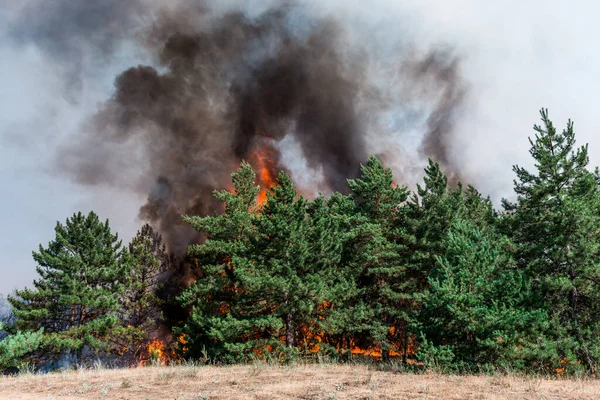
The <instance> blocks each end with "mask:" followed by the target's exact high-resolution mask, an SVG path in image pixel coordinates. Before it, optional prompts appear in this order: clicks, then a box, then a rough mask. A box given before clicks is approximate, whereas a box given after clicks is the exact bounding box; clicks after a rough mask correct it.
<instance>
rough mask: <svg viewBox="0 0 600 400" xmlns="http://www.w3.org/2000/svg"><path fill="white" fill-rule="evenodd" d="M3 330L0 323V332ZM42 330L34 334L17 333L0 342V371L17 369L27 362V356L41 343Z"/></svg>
mask: <svg viewBox="0 0 600 400" xmlns="http://www.w3.org/2000/svg"><path fill="white" fill-rule="evenodd" d="M2 329H3V325H2V323H0V330H2ZM43 332H44V330H43V328H40V330H39V331H36V332H17V333H15V334H13V335H9V336H8V337H6V338H4V339H3V340H1V341H0V371H4V370H6V369H8V368H19V367H21V366H23V365H25V363H26V362H27V356H28V355H30V354H32V353H33V352H35V351H36V350H37V349H38V348H39V347H40V344H41V342H42V336H43Z"/></svg>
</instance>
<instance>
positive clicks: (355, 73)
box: [15, 0, 467, 254]
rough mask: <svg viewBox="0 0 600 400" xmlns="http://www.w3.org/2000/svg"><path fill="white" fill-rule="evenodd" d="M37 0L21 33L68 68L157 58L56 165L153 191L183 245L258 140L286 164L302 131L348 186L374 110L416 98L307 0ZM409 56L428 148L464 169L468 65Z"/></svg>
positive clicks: (310, 159) (405, 61)
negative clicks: (254, 1) (131, 48)
mask: <svg viewBox="0 0 600 400" xmlns="http://www.w3.org/2000/svg"><path fill="white" fill-rule="evenodd" d="M83 3H85V4H86V6H82V4H83ZM88 3H90V4H91V3H94V5H90V6H89V7H88ZM34 4H38V8H37V9H36V8H35V7H34V8H31V7H29V8H27V9H26V14H24V15H29V14H30V15H33V16H35V17H34V18H33V17H32V18H30V19H29V21H28V24H29V25H28V26H27V28H22V29H23V31H19V30H16V31H15V32H16V33H15V34H19V35H20V37H22V38H23V40H26V39H30V40H32V41H34V42H35V43H37V44H38V45H39V46H42V47H43V48H44V49H45V50H46V51H47V52H48V53H50V54H52V55H53V57H54V58H55V59H57V60H60V62H61V63H63V64H64V65H74V66H75V67H77V65H78V63H81V59H82V57H83V56H82V54H89V52H90V51H91V52H92V54H96V55H97V57H98V58H99V59H105V58H107V57H110V55H111V54H112V53H113V52H114V49H115V48H116V47H118V45H119V44H120V43H122V42H123V41H128V42H130V43H135V45H136V46H138V47H139V51H140V52H143V53H144V54H146V55H147V56H148V58H149V59H150V60H152V61H151V62H149V65H138V66H131V67H130V68H129V69H126V70H125V71H123V72H122V73H121V74H120V75H119V76H117V77H116V79H115V90H114V94H113V95H112V97H111V98H110V99H107V100H106V102H105V103H104V104H103V105H102V106H101V108H100V110H99V111H98V112H97V113H96V115H94V116H92V117H91V118H90V121H89V123H87V124H86V126H84V127H82V131H81V133H80V135H78V138H77V140H76V141H74V142H72V143H69V144H68V145H66V146H65V147H64V148H63V149H62V150H61V151H60V154H59V155H58V157H57V160H58V165H59V167H60V170H61V171H62V172H65V173H67V174H69V175H70V176H72V177H74V179H76V180H77V181H78V182H80V183H82V184H86V185H110V186H115V187H120V188H123V190H132V191H135V192H137V193H145V194H146V195H147V201H146V202H145V204H143V205H142V206H141V208H140V214H139V216H140V217H141V219H143V220H146V221H149V222H150V223H151V224H152V225H153V226H155V227H156V228H158V229H159V230H160V232H161V233H162V234H163V237H164V238H165V240H166V241H167V243H168V245H169V247H170V249H171V250H173V251H175V252H178V253H180V254H181V253H183V252H184V251H185V249H186V247H187V244H188V243H189V242H190V241H192V240H194V238H195V237H196V236H195V233H194V232H193V231H191V229H190V228H188V227H187V226H185V225H183V224H182V223H181V218H180V216H181V214H196V215H198V214H200V215H205V214H208V213H211V212H215V211H216V210H218V205H217V204H215V202H214V201H213V199H212V191H213V190H214V189H221V188H224V187H227V186H228V182H229V177H230V173H231V172H232V171H233V170H234V169H235V168H236V167H237V166H238V165H239V163H240V161H241V160H243V159H246V160H248V159H251V158H252V154H253V153H254V152H256V151H257V150H259V148H260V146H264V144H265V143H268V146H269V147H270V149H269V150H270V153H271V154H273V158H274V160H273V161H274V162H273V163H272V165H273V166H274V168H283V169H285V167H286V163H285V161H286V160H284V159H282V157H281V154H280V153H278V151H277V143H279V142H280V141H281V140H282V139H283V138H285V137H286V136H288V135H293V136H294V137H295V139H296V143H298V144H299V147H300V151H301V152H302V154H303V156H304V158H305V159H306V161H307V163H308V165H309V166H310V167H312V168H314V169H316V170H321V171H322V173H323V176H324V180H325V182H324V183H323V184H324V186H326V187H328V188H329V189H331V190H339V191H344V190H345V189H346V184H345V179H346V178H351V177H354V176H356V174H357V173H358V170H359V164H360V163H361V162H364V161H365V160H366V158H367V156H368V153H369V151H370V150H369V148H370V145H371V142H372V141H373V140H377V137H374V135H373V131H375V132H376V131H377V130H378V129H379V128H380V127H377V128H375V127H374V126H373V118H372V115H369V114H370V113H371V112H372V113H377V112H378V111H381V110H384V109H391V108H397V107H398V106H399V105H398V104H392V103H393V102H394V99H400V98H404V99H405V98H406V97H407V96H408V95H407V94H403V93H397V94H392V95H390V94H389V93H388V91H389V88H385V84H384V85H383V86H384V87H382V84H381V82H382V81H383V82H385V80H386V76H385V75H384V76H378V77H377V79H374V77H373V70H374V69H373V64H374V63H377V62H378V60H376V59H374V54H375V53H373V52H372V51H371V47H372V46H373V45H374V44H373V43H370V37H368V36H364V35H363V36H361V35H350V33H352V32H351V30H352V26H351V25H349V24H347V23H346V21H343V20H342V19H341V18H340V17H336V16H335V15H328V16H324V15H319V14H318V13H316V12H315V11H314V8H308V7H306V5H304V6H303V5H302V4H304V3H295V2H280V3H278V5H276V6H273V7H270V8H267V9H266V10H264V11H262V12H259V13H248V10H247V9H246V8H242V7H240V8H239V9H237V10H236V9H229V10H228V11H217V10H216V9H217V8H218V7H217V4H218V0H213V1H208V0H207V1H183V0H182V1H176V2H166V1H165V2H161V1H159V0H154V1H148V2H144V1H142V0H136V1H132V2H122V1H114V0H104V1H97V2H73V1H67V0H55V1H52V2H35V3H34ZM240 4H242V3H241V2H240ZM48 38H49V39H48ZM401 39H402V40H404V38H398V40H399V41H400V40H401ZM391 40H393V38H392V39H391ZM399 48H402V47H399ZM82 49H85V52H84V50H82ZM82 52H83V53H82ZM398 52H399V54H397V57H395V59H396V60H398V65H396V66H392V68H391V69H390V68H388V70H390V71H393V74H397V73H398V71H400V73H401V74H403V77H404V78H403V79H404V82H403V84H402V85H401V86H400V87H401V88H404V89H406V90H407V93H410V94H414V95H415V96H416V97H422V99H421V100H423V103H424V104H427V109H426V110H424V111H422V112H421V113H420V114H419V118H423V116H424V115H425V116H426V121H427V122H426V124H425V132H424V133H423V141H422V143H421V145H420V146H419V148H420V152H421V153H422V155H424V156H431V157H433V158H435V159H437V160H438V161H440V162H442V163H443V164H444V165H445V166H446V167H447V168H448V169H449V170H450V171H452V172H454V173H457V174H458V173H459V171H457V170H456V168H454V167H453V166H452V157H451V154H449V152H450V150H451V143H452V139H453V135H454V127H455V122H456V119H457V116H458V115H459V112H460V110H461V107H462V105H463V102H464V98H465V95H466V92H467V91H466V85H465V83H464V80H463V78H462V76H461V74H460V62H459V61H460V60H459V59H457V58H456V57H454V56H453V55H452V54H451V53H449V52H448V51H447V50H446V49H444V50H435V49H434V50H433V51H428V52H426V53H425V54H422V55H418V54H419V53H415V52H406V53H402V51H401V50H398ZM378 74H381V72H378ZM74 76H78V75H74ZM391 79H392V77H391V76H390V80H391ZM75 86H76V85H75ZM404 89H402V90H404ZM400 106H401V105H400ZM415 119H418V118H417V117H415ZM400 134H401V133H400ZM375 136H376V135H375ZM388 157H389V155H388Z"/></svg>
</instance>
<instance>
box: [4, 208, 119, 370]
mask: <svg viewBox="0 0 600 400" xmlns="http://www.w3.org/2000/svg"><path fill="white" fill-rule="evenodd" d="M55 232H56V238H55V239H54V240H53V241H51V242H50V244H49V245H48V247H47V248H44V247H42V246H40V249H39V252H34V253H33V258H34V260H35V261H36V262H37V263H38V267H37V272H38V274H39V279H37V280H35V281H34V283H33V288H31V289H29V288H27V289H23V290H17V291H16V292H15V295H14V296H11V297H9V301H10V303H11V304H12V306H13V311H14V314H15V329H17V330H21V331H25V332H27V331H29V332H34V331H38V330H39V329H40V328H43V329H44V332H45V338H44V341H43V346H44V348H45V349H46V351H50V352H52V353H54V354H58V353H62V352H65V351H71V350H74V351H76V352H77V355H78V356H79V360H78V361H82V360H81V357H80V356H81V355H82V354H83V353H82V350H84V348H87V349H89V350H90V351H99V350H108V349H110V347H111V343H110V336H111V333H112V330H113V329H114V327H115V326H117V325H118V323H119V318H118V315H117V311H118V310H119V308H120V304H119V296H120V294H121V292H122V288H123V285H122V283H121V282H122V280H123V277H124V276H125V275H126V273H127V272H126V265H125V264H124V263H123V261H122V252H121V242H120V241H119V239H118V237H117V235H116V234H113V233H112V232H111V230H110V226H109V223H108V220H107V221H106V222H104V223H103V222H101V221H100V220H99V219H98V216H97V215H96V214H95V213H94V212H90V214H88V215H87V216H85V215H83V214H81V213H78V214H74V215H73V217H71V218H69V219H67V221H66V223H65V224H64V225H63V224H61V223H57V225H56V228H55Z"/></svg>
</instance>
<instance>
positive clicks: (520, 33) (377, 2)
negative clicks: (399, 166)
mask: <svg viewBox="0 0 600 400" xmlns="http://www.w3.org/2000/svg"><path fill="white" fill-rule="evenodd" d="M99 1H100V0H99ZM153 1H160V0H153ZM36 2H37V3H38V4H39V1H37V0H31V1H30V2H29V3H31V4H35V3H36ZM271 2H273V1H271ZM17 3H18V4H19V5H16V4H17ZM23 3H24V2H21V1H19V2H17V1H15V0H0V88H1V89H0V90H1V95H0V146H1V148H2V153H1V156H0V182H1V184H2V196H1V197H0V221H1V222H2V230H1V231H0V276H2V279H1V280H0V293H9V292H10V291H12V290H13V289H15V288H20V287H23V286H26V285H29V284H30V283H31V281H32V280H33V279H35V276H36V273H35V263H34V262H33V259H32V257H31V251H32V250H34V249H37V246H38V245H39V244H40V243H42V244H44V246H45V245H46V244H47V243H48V241H50V240H51V239H52V238H53V237H54V232H53V229H54V225H55V224H56V221H58V220H60V221H61V222H62V221H64V220H65V219H66V218H67V217H69V216H70V215H72V214H73V213H74V212H77V211H82V212H88V211H89V210H92V209H93V210H95V211H96V212H97V213H98V214H99V215H100V216H101V217H102V218H109V219H110V220H111V225H112V227H113V229H114V230H116V231H118V232H119V233H120V235H121V237H122V238H124V239H125V240H129V239H130V238H131V236H132V235H133V234H134V233H135V231H136V230H137V229H138V227H139V226H140V225H141V223H142V222H141V221H138V220H137V217H136V216H137V210H138V208H139V206H140V205H141V204H142V203H143V201H144V198H143V197H142V198H140V196H139V195H135V194H132V193H123V192H119V191H118V190H115V189H109V188H98V187H96V188H89V187H81V186H78V185H76V184H74V183H72V182H70V181H69V180H68V179H67V178H65V177H64V176H60V175H58V174H57V173H56V172H55V171H54V169H53V162H54V161H53V157H54V154H55V149H56V147H57V146H58V145H60V144H61V143H62V144H64V143H65V141H74V140H75V141H76V140H77V132H78V129H79V127H80V124H82V123H83V122H84V121H86V120H87V118H89V117H90V115H92V114H93V113H94V111H95V110H96V109H97V108H98V107H99V105H100V103H101V102H102V101H103V100H106V99H107V98H108V97H109V96H110V95H111V91H112V82H113V81H114V78H115V76H116V75H117V74H118V73H119V72H120V71H122V70H123V69H125V68H127V67H129V66H133V65H137V64H138V63H141V62H143V58H142V56H140V55H138V54H136V52H135V51H133V50H132V49H131V48H128V47H127V44H125V45H123V46H121V47H119V48H118V49H115V53H116V54H114V56H113V57H111V58H110V60H109V61H106V62H103V63H100V64H97V65H96V64H94V62H92V61H90V59H89V58H85V59H84V62H83V66H82V69H81V71H80V73H81V82H82V84H81V86H80V87H79V88H78V89H77V90H76V93H75V95H74V96H67V95H65V93H66V91H65V87H66V85H68V83H69V82H70V78H72V77H70V76H68V73H66V72H65V69H64V66H63V65H60V63H59V62H58V61H57V60H55V59H53V58H51V57H49V56H48V52H47V49H46V48H45V46H48V43H49V42H48V41H47V40H46V41H36V40H34V39H32V40H18V38H15V36H14V35H13V34H11V32H9V29H10V28H9V27H10V26H11V24H12V23H14V21H15V20H16V18H18V15H19V12H20V11H19V7H22V4H23ZM237 3H243V4H244V7H245V8H246V9H251V10H258V9H260V7H264V6H265V4H267V3H268V2H267V1H258V0H257V1H243V2H242V1H239V2H236V1H234V0H228V1H226V2H225V4H226V6H231V7H234V6H236V5H237ZM302 3H307V7H314V8H316V9H317V8H318V9H319V12H322V13H331V14H333V15H338V16H339V18H342V19H343V20H344V21H346V22H347V25H348V29H356V32H361V31H364V30H370V29H378V31H377V32H379V33H378V34H379V36H376V35H375V36H374V37H379V38H381V32H383V33H384V34H385V35H386V37H389V38H390V40H393V39H394V37H395V36H398V37H402V38H404V39H408V40H411V41H413V42H416V43H418V44H419V45H420V46H422V47H423V48H427V47H428V46H433V45H439V44H442V43H443V44H447V45H449V46H451V47H452V48H454V50H455V51H456V52H457V53H458V54H460V55H461V56H462V57H463V64H462V67H463V71H464V75H465V77H466V79H467V81H468V83H469V85H470V96H469V103H468V107H467V108H466V112H465V117H464V118H463V119H462V120H461V121H459V127H458V132H460V135H459V137H458V138H457V139H456V141H455V146H456V147H455V149H454V153H453V157H454V162H455V163H456V164H458V165H460V166H461V168H462V169H463V170H464V171H465V172H466V173H467V175H468V176H470V177H471V178H472V183H473V184H475V186H476V187H478V188H479V189H480V190H481V191H482V192H483V193H484V194H489V195H490V196H491V197H492V198H493V200H494V201H495V202H498V201H499V199H500V198H502V197H510V196H511V195H512V179H513V174H512V171H511V166H512V165H513V164H515V163H518V164H521V165H527V166H529V165H531V161H530V159H529V153H528V148H529V144H528V141H527V136H528V135H532V133H533V131H532V129H531V127H532V125H533V124H534V123H537V122H538V121H539V115H538V110H539V108H541V107H547V108H549V109H550V116H551V117H552V119H553V120H554V121H555V124H556V125H557V127H559V128H561V129H562V127H564V125H565V123H566V120H567V119H568V118H571V119H573V120H574V121H575V129H576V132H577V138H578V142H579V144H584V143H586V142H587V143H589V144H590V153H591V159H592V165H597V164H599V163H600V136H599V135H598V133H600V120H599V119H598V118H597V117H596V115H595V112H596V109H597V105H596V98H597V94H598V93H600V80H599V79H598V78H597V75H598V72H599V71H600V55H598V52H597V51H596V47H597V38H598V37H600V24H598V22H597V16H598V15H600V5H597V4H596V2H591V1H571V2H565V1H558V0H556V1H541V0H530V1H527V2H523V1H507V0H505V1H501V2H490V1H480V0H479V1H478V0H463V1H459V0H421V1H418V2H415V1H400V0H372V1H369V2H365V1H363V0H353V1H348V0H345V1H342V0H321V1H317V0H314V1H313V0H304V1H302ZM44 12H48V10H46V9H44V10H43V11H42V10H40V13H41V15H40V18H42V19H43V18H44V17H45V16H44V14H43V13H44ZM22 29H24V30H26V27H25V28H22ZM65 29H68V27H66V28H65ZM379 29H380V30H379ZM86 56H89V54H86ZM94 66H96V67H94ZM71 94H73V93H71ZM406 183H414V182H406Z"/></svg>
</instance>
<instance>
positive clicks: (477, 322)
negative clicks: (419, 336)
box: [419, 220, 546, 371]
mask: <svg viewBox="0 0 600 400" xmlns="http://www.w3.org/2000/svg"><path fill="white" fill-rule="evenodd" d="M443 245H444V246H443V247H444V248H445V255H444V256H443V257H437V267H436V268H435V270H434V271H433V272H432V274H431V275H430V277H429V284H430V285H429V289H428V291H427V295H426V300H425V302H424V306H423V309H422V310H421V313H420V322H421V331H422V332H423V334H424V336H425V337H426V338H427V339H429V342H427V343H429V344H430V345H432V346H436V347H435V349H437V350H436V351H438V350H439V351H442V350H443V349H448V351H451V352H452V355H453V358H452V361H453V365H454V366H455V367H459V366H460V368H461V369H462V370H465V371H475V370H477V369H479V368H482V367H484V366H486V365H489V366H491V367H492V368H494V367H502V366H509V365H510V366H511V367H512V368H515V367H517V366H519V367H521V368H522V367H524V366H525V365H526V364H527V363H528V362H529V361H531V360H528V357H529V355H528V353H529V352H530V351H531V349H532V347H534V346H535V344H534V342H535V338H536V333H537V332H539V331H540V330H541V329H543V328H544V326H543V324H544V322H545V321H546V319H545V313H544V312H543V311H542V310H535V309H529V308H527V301H528V299H529V298H530V296H531V290H530V287H529V281H528V280H527V279H526V278H525V276H524V274H523V273H522V272H520V271H517V270H515V269H514V268H512V266H513V263H512V260H511V259H510V258H509V255H508V253H507V252H506V250H505V249H506V248H507V247H510V246H511V244H510V243H509V242H508V240H507V239H506V238H505V237H502V236H501V235H499V234H496V233H494V232H493V231H492V230H491V229H490V228H481V227H477V226H475V224H474V223H473V222H471V221H466V220H457V221H456V222H455V223H454V224H453V225H452V227H451V228H450V230H449V231H448V234H447V236H446V238H445V240H444V242H443ZM425 343H426V342H423V343H422V344H421V346H420V347H419V353H423V352H425V353H427V352H430V351H433V350H431V349H429V347H427V346H426V347H423V344H425ZM432 354H433V353H432ZM427 357H429V356H427Z"/></svg>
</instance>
